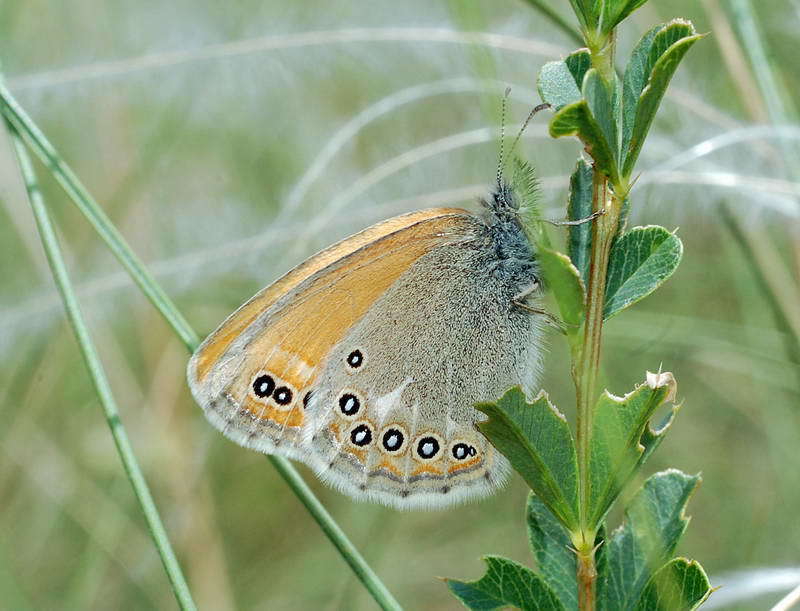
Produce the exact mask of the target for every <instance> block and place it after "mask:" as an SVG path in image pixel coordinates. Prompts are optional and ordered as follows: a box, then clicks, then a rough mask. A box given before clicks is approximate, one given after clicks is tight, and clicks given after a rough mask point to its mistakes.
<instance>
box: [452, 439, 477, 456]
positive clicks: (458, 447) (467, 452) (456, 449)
mask: <svg viewBox="0 0 800 611" xmlns="http://www.w3.org/2000/svg"><path fill="white" fill-rule="evenodd" d="M477 453H478V452H477V450H476V449H475V447H474V446H471V445H469V444H468V443H464V442H463V441H458V442H456V443H454V444H453V445H452V447H451V448H450V455H451V456H452V457H453V459H454V460H466V459H467V458H469V457H470V456H475V455H476V454H477Z"/></svg>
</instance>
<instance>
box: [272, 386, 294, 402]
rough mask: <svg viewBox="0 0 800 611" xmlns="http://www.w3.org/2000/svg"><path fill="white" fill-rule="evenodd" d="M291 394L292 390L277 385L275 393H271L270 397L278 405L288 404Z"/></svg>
mask: <svg viewBox="0 0 800 611" xmlns="http://www.w3.org/2000/svg"><path fill="white" fill-rule="evenodd" d="M292 396H293V394H292V391H291V390H289V389H288V388H287V387H286V386H278V388H276V389H275V393H274V394H273V395H272V399H273V400H274V401H275V403H277V404H278V405H289V404H290V403H291V402H292Z"/></svg>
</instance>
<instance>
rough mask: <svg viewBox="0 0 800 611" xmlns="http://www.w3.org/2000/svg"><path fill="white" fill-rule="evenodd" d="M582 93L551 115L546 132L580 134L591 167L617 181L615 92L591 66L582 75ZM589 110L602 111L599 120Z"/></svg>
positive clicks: (617, 148) (569, 134)
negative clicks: (584, 74) (592, 160)
mask: <svg viewBox="0 0 800 611" xmlns="http://www.w3.org/2000/svg"><path fill="white" fill-rule="evenodd" d="M583 97H584V99H582V100H579V101H577V102H572V103H570V104H567V105H566V106H563V107H562V108H560V109H559V110H558V111H557V112H556V113H555V114H554V115H553V118H552V119H550V126H549V129H550V135H551V136H552V137H553V138H561V137H564V136H577V137H578V138H580V140H581V141H582V142H583V145H584V148H585V149H586V152H587V153H588V154H589V155H591V157H592V159H594V162H595V167H597V168H598V169H599V170H600V171H602V172H603V173H604V174H606V175H607V176H609V177H610V178H611V180H612V181H613V182H619V167H618V164H617V157H618V153H619V138H618V133H619V132H618V129H617V125H616V121H617V117H618V112H617V110H616V105H617V102H616V94H615V93H614V92H613V91H609V88H608V87H607V86H606V84H605V82H604V81H603V79H602V77H601V76H600V75H599V74H598V72H597V70H595V69H594V68H592V69H590V70H589V71H588V72H587V73H586V76H585V77H584V79H583ZM593 111H595V112H597V113H602V114H601V116H602V121H599V120H598V119H597V116H596V115H595V114H594V112H593Z"/></svg>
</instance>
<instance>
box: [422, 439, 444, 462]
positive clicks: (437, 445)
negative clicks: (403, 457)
mask: <svg viewBox="0 0 800 611" xmlns="http://www.w3.org/2000/svg"><path fill="white" fill-rule="evenodd" d="M441 447H442V444H441V442H440V441H439V440H438V439H437V438H436V437H433V436H432V435H425V436H424V437H420V439H419V441H417V456H419V457H420V458H421V459H422V460H432V459H433V458H435V457H436V455H437V454H438V453H439V450H440V449H441Z"/></svg>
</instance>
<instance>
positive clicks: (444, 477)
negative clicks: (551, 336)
mask: <svg viewBox="0 0 800 611" xmlns="http://www.w3.org/2000/svg"><path fill="white" fill-rule="evenodd" d="M475 222H476V223H479V222H480V221H479V220H478V219H475ZM483 229H484V230H485V229H486V228H485V226H484V227H483ZM474 236H475V237H473V238H472V239H470V240H462V241H458V242H452V243H446V244H440V245H437V246H436V247H435V248H433V249H431V250H430V251H428V252H426V253H424V254H423V255H422V256H421V257H420V258H418V259H417V260H416V261H415V262H414V264H413V265H412V266H410V268H409V269H408V270H407V271H406V272H405V273H404V274H403V275H402V276H401V277H400V278H399V279H398V280H397V281H396V282H395V283H394V284H393V285H392V286H391V287H389V288H388V290H386V291H385V292H384V293H383V294H382V295H381V297H380V298H379V299H378V300H377V301H376V303H375V304H374V305H373V306H372V307H371V308H370V309H369V311H368V312H367V313H366V314H365V315H364V316H363V317H362V318H361V319H360V320H358V321H357V322H356V323H355V324H354V325H353V327H352V329H350V330H349V332H348V333H347V334H346V335H345V336H344V337H343V339H342V340H341V341H340V342H339V343H338V344H337V345H336V346H335V348H334V349H333V351H332V352H331V353H330V355H329V357H328V358H327V359H326V361H325V364H324V366H323V367H322V370H321V371H320V373H319V376H318V378H317V380H316V389H315V392H314V395H313V397H312V399H311V402H310V404H309V406H308V409H307V412H306V416H307V424H306V430H305V434H306V436H307V437H308V438H309V444H310V448H311V450H312V451H313V453H314V456H315V457H316V460H315V462H314V466H315V467H316V469H317V471H318V472H319V475H320V476H321V477H322V478H323V479H325V480H327V481H328V482H329V483H331V484H332V485H334V486H335V487H337V488H339V489H341V490H343V491H344V492H347V493H348V494H350V495H352V496H355V497H357V498H365V499H371V500H377V501H379V502H382V503H384V504H388V505H390V506H395V507H400V508H406V507H436V506H445V505H449V504H452V503H455V502H458V501H460V500H462V499H464V498H467V497H471V496H480V495H483V494H486V493H488V492H490V491H491V490H492V489H494V488H495V487H497V486H498V485H500V484H501V483H502V481H503V480H504V477H505V474H506V472H507V462H506V460H505V459H504V457H503V456H501V455H500V454H499V453H497V452H496V451H495V449H494V448H493V447H492V446H491V445H490V444H489V443H488V442H487V440H486V439H485V438H484V437H483V436H482V435H481V434H480V433H479V432H478V431H477V430H476V428H475V422H476V420H478V419H481V418H484V416H483V415H482V414H480V413H479V412H477V411H476V410H475V409H474V408H473V407H472V406H473V404H474V403H476V402H478V401H481V400H494V399H496V398H497V397H498V396H500V395H501V394H502V393H503V392H504V391H505V390H507V389H508V388H509V387H511V386H514V385H517V384H519V385H522V386H523V387H525V388H526V390H528V391H531V390H532V389H531V388H530V384H532V383H533V380H534V377H535V375H536V373H537V371H538V369H539V362H540V357H541V354H542V349H541V341H540V340H539V339H538V338H540V337H541V329H540V325H541V321H540V318H539V317H535V316H531V315H530V313H528V312H525V311H523V310H522V309H520V308H517V307H515V306H514V305H513V304H512V302H513V299H514V297H515V295H516V294H517V292H518V291H519V286H518V280H517V279H515V278H511V277H509V276H508V274H505V273H503V272H502V271H498V269H499V268H498V266H497V262H498V257H497V252H496V251H495V249H494V248H493V244H494V242H493V241H492V240H491V239H489V237H487V236H486V235H485V231H482V230H481V227H480V226H476V228H475V229H474Z"/></svg>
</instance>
